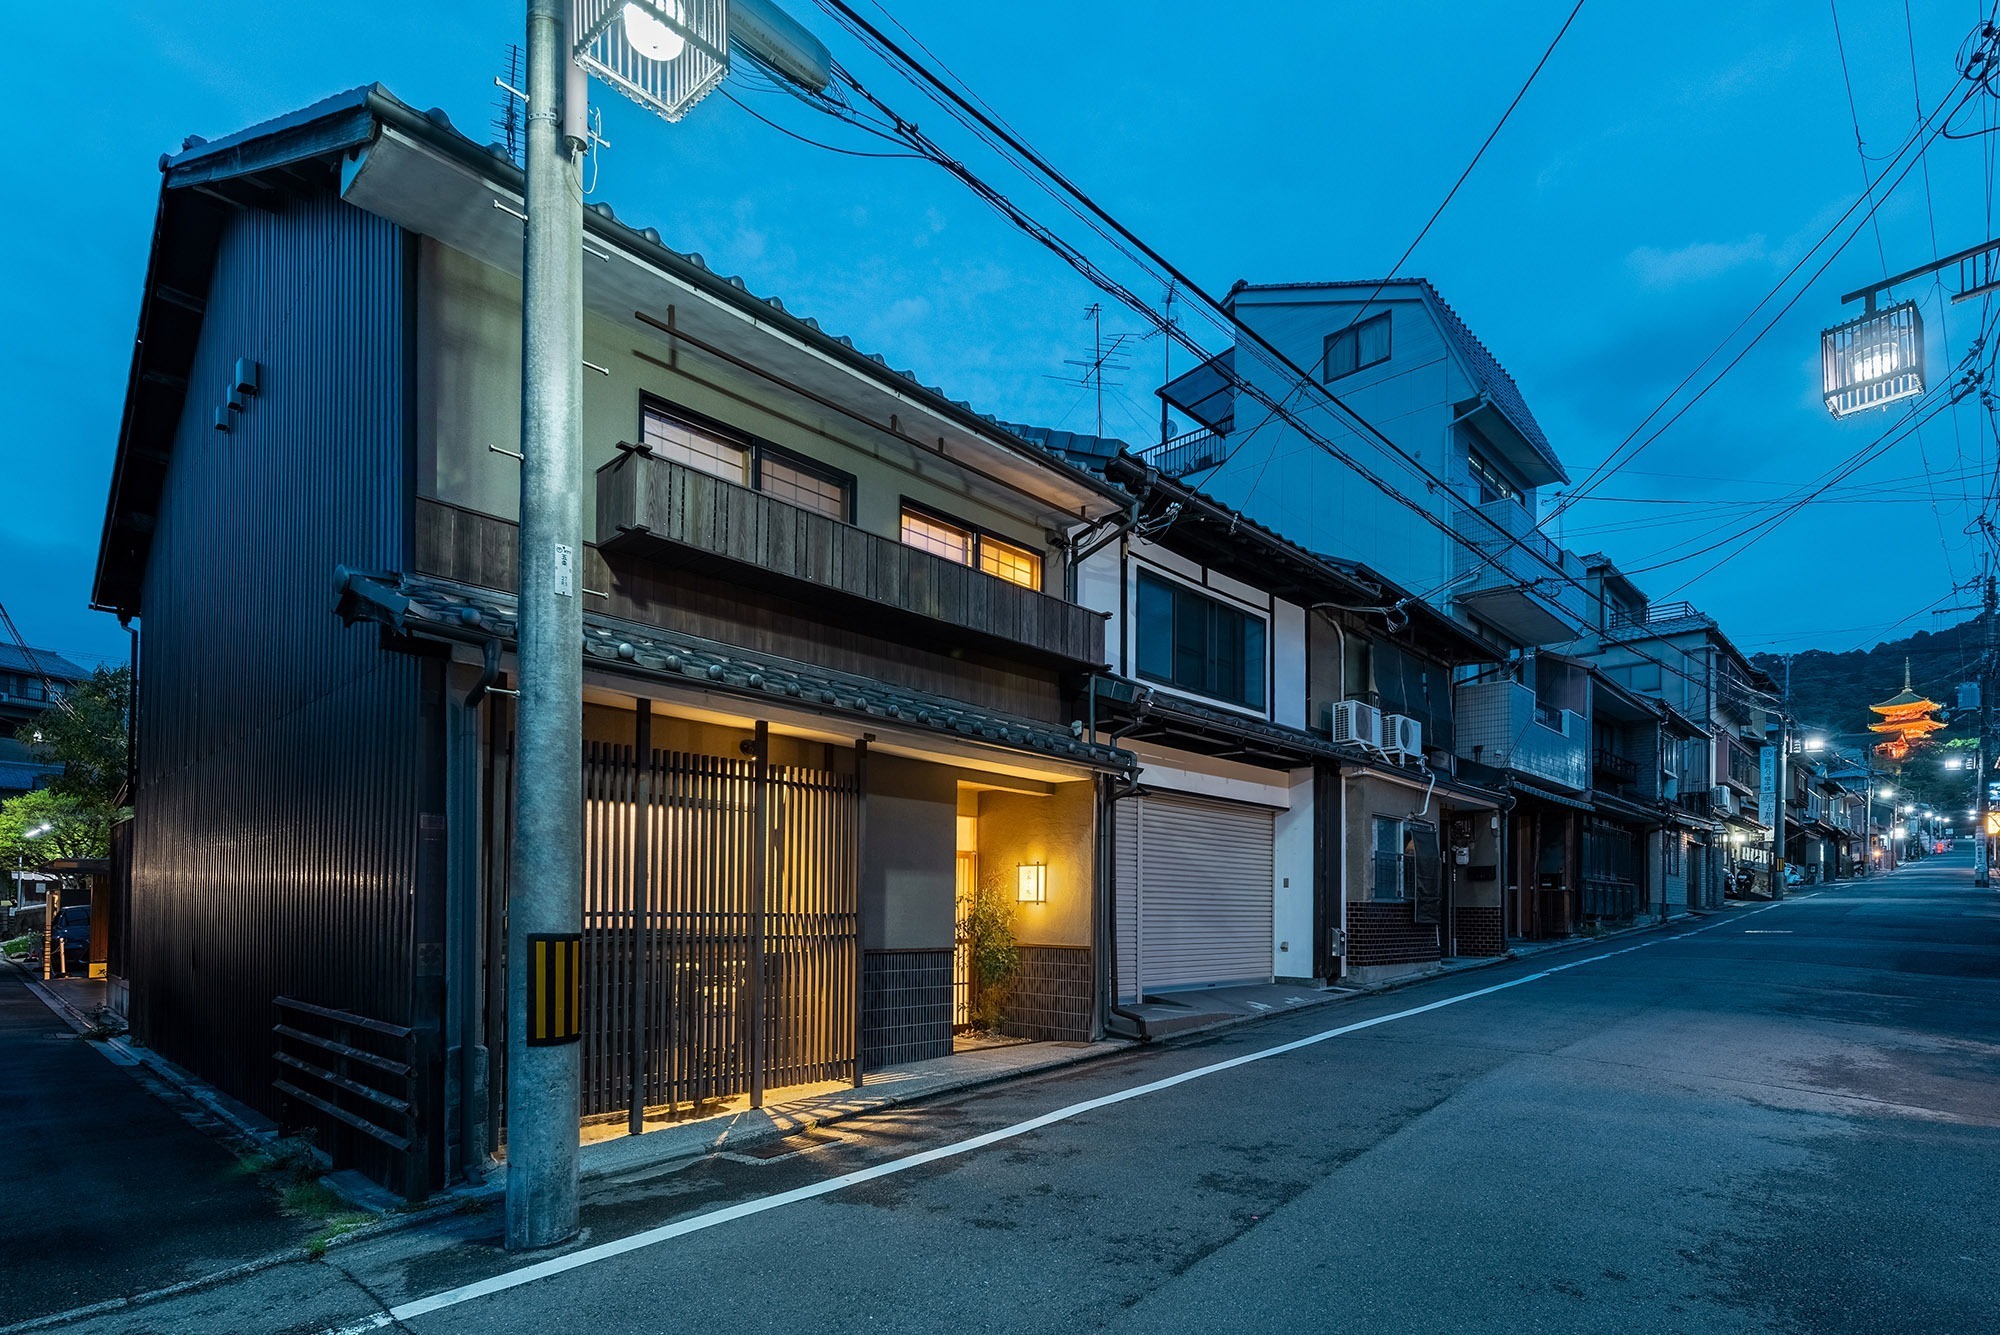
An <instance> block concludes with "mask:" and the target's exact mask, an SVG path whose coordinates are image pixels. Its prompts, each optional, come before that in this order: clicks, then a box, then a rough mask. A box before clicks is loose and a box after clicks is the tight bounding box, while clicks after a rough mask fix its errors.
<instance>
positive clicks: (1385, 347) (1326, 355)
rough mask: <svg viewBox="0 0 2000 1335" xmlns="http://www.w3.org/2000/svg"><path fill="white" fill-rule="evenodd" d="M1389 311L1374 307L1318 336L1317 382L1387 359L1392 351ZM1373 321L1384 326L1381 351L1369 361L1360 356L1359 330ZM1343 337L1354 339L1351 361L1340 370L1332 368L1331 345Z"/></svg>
mask: <svg viewBox="0 0 2000 1335" xmlns="http://www.w3.org/2000/svg"><path fill="white" fill-rule="evenodd" d="M1393 313H1394V312H1391V311H1377V312H1376V313H1375V314H1373V315H1371V316H1368V317H1367V318H1366V319H1362V320H1356V321H1354V322H1353V323H1352V324H1349V325H1345V326H1343V327H1341V328H1339V329H1336V330H1334V331H1333V332H1332V333H1331V334H1328V335H1327V336H1326V337H1325V338H1324V339H1322V340H1321V341H1320V348H1319V379H1320V383H1321V384H1322V385H1330V384H1332V383H1333V382H1334V381H1336V380H1340V379H1343V378H1345V377H1347V376H1351V375H1357V374H1359V373H1360V372H1362V371H1365V370H1367V369H1368V368H1369V367H1371V366H1380V365H1381V364H1382V363H1383V362H1386V361H1388V360H1389V358H1390V357H1391V356H1393V355H1394V353H1395V345H1396V339H1395V334H1396V326H1395V324H1394V323H1393V322H1392V321H1391V320H1390V319H1389V317H1390V315H1392V314H1393ZM1376 325H1383V326H1385V327H1386V332H1384V334H1383V335H1382V355H1381V356H1380V357H1376V358H1374V359H1373V360H1372V361H1365V362H1364V361H1362V360H1361V333H1362V331H1363V330H1365V329H1373V328H1374V327H1375V326H1376ZM1344 338H1351V339H1352V340H1353V342H1354V365H1352V366H1350V367H1348V368H1347V369H1346V370H1344V371H1338V372H1336V371H1335V370H1334V369H1333V345H1334V344H1335V343H1336V342H1338V341H1339V340H1341V339H1344Z"/></svg>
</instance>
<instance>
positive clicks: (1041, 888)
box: [1021, 862, 1049, 904]
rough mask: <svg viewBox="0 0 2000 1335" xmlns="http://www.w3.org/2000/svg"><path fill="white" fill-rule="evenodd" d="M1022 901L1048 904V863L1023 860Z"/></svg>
mask: <svg viewBox="0 0 2000 1335" xmlns="http://www.w3.org/2000/svg"><path fill="white" fill-rule="evenodd" d="M1021 902H1022V903H1023V904H1046V903H1048V902H1049V864H1048V863H1046V862H1023V863H1022V864H1021Z"/></svg>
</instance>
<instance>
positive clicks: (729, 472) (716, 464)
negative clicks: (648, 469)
mask: <svg viewBox="0 0 2000 1335" xmlns="http://www.w3.org/2000/svg"><path fill="white" fill-rule="evenodd" d="M639 443H640V444H642V445H645V446H646V447H647V448H649V449H651V450H652V451H653V453H654V454H657V455H658V456H660V457H661V458H662V459H671V460H673V461H674V462H675V463H677V464H686V465H687V466H688V467H689V468H699V469H700V470H701V471H702V472H704V473H713V474H715V476H717V477H719V478H722V479H724V480H726V481H729V482H734V483H736V484H737V485H738V486H742V487H747V486H749V485H750V446H749V445H748V443H746V442H744V441H740V440H731V439H729V438H728V437H727V436H724V435H722V434H721V433H720V432H716V431H711V430H708V429H707V428H705V427H699V426H696V425H695V424H694V423H693V422H690V421H688V420H686V419H685V418H681V417H676V416H674V415H673V414H671V413H669V412H667V411H666V410H665V409H664V408H661V407H660V406H659V405H657V404H653V403H648V404H646V405H645V407H644V409H643V410H642V411H641V412H640V415H639Z"/></svg>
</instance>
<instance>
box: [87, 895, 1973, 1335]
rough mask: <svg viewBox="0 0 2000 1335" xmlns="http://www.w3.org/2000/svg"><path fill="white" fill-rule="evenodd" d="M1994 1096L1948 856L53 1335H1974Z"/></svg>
mask: <svg viewBox="0 0 2000 1335" xmlns="http://www.w3.org/2000/svg"><path fill="white" fill-rule="evenodd" d="M1613 950H1616V951H1618V952H1619V953H1615V954H1614V953H1609V952H1611V951H1613ZM1434 1003H1445V1004H1442V1005H1434ZM1412 1012H1414V1013H1412ZM1369 1021H1376V1023H1372V1024H1364V1022H1369ZM1355 1026H1361V1027H1355ZM1321 1035H1329V1036H1326V1037H1324V1038H1321V1039H1319V1041H1314V1042H1309V1043H1305V1044H1304V1045H1303V1046H1298V1047H1294V1048H1290V1049H1287V1050H1280V1051H1275V1052H1274V1051H1272V1050H1273V1049H1278V1048H1282V1047H1283V1045H1287V1044H1292V1043H1296V1042H1299V1041H1300V1040H1307V1039H1313V1038H1315V1037H1316V1036H1321ZM1259 1054H1264V1055H1259ZM1239 1058H1251V1060H1248V1061H1244V1062H1241V1063H1240V1064H1237V1065H1233V1066H1227V1067H1225V1068H1223V1069H1219V1070H1207V1068H1210V1067H1213V1066H1215V1065H1216V1064H1218V1063H1225V1062H1229V1061H1231V1060H1232V1059H1239ZM1996 1058H2000V894H1996V893H1995V892H1992V891H1979V890H1975V889H1974V888H1973V887H1972V885H1971V879H1970V874H1969V868H1968V866H1967V861H1966V858H1965V857H1964V856H1959V857H1956V858H1952V859H1948V860H1940V862H1937V863H1932V864H1927V865H1926V866H1924V867H1921V868H1911V869H1906V870H1904V871H1901V872H1898V873H1896V874H1895V875H1894V876H1891V877H1878V878H1875V879H1872V880H1869V881H1865V882H1858V883H1842V884H1840V885H1837V886H1834V887H1829V888H1827V889H1825V890H1823V891H1822V892H1820V893H1818V894H1815V895H1812V896H1810V897H1801V898H1797V899H1793V900H1790V901H1787V902H1785V903H1782V904H1779V905H1776V906H1772V907H1770V908H1749V907H1744V908H1734V909H1731V910H1729V911H1726V912H1723V913H1720V914H1717V915H1715V916H1712V917H1709V918H1706V919H1704V920H1701V921H1699V922H1696V923H1691V924H1686V925H1683V926H1680V927H1677V928H1675V929H1670V930H1668V931H1664V932H1658V933H1652V934H1646V935H1639V936H1632V937H1626V938H1621V939H1619V940H1617V941H1615V942H1613V943H1610V944H1608V945H1606V946H1603V947H1596V948H1593V947H1589V946H1585V947H1580V948H1576V949H1572V950H1567V951H1560V952H1550V953H1545V954H1542V955H1540V956H1537V957H1535V958H1533V959H1531V960H1527V961H1522V962H1519V963H1515V964H1509V965H1505V966H1501V967H1498V968H1494V969H1489V970H1482V971H1478V972H1474V973H1470V974H1465V975H1460V976H1457V977H1453V978H1446V979H1439V980H1436V981H1434V982H1431V983H1426V984H1423V985H1420V986H1417V987H1412V988H1407V989H1404V990H1401V991H1398V992H1394V993H1389V994H1385V995H1380V996H1375V997H1370V998H1367V999H1363V1000H1357V1001H1349V1002H1342V1003H1339V1004H1335V1005H1331V1006H1325V1007H1321V1008H1318V1009H1316V1010H1313V1011H1310V1012H1305V1013H1300V1014H1293V1015H1288V1016H1284V1017H1282V1018H1278V1019H1274V1020H1272V1021H1270V1022H1267V1023H1264V1024H1260V1025H1255V1026H1250V1027H1247V1028H1242V1029H1237V1030H1233V1031H1230V1032H1228V1033H1226V1034H1223V1035H1220V1036H1216V1037H1212V1038H1209V1039H1206V1040H1199V1041H1194V1042H1189V1043H1184V1044H1175V1045H1165V1046H1160V1047H1155V1048H1153V1049H1150V1050H1146V1051H1143V1052H1138V1053H1134V1054H1132V1055H1130V1056H1125V1057H1120V1058H1116V1059H1113V1060H1109V1061H1104V1062H1098V1063H1095V1064H1091V1065H1088V1066H1083V1067H1076V1068H1071V1069H1069V1070H1066V1071H1063V1072H1059V1073H1055V1074H1052V1075H1049V1076H1046V1077H1042V1078H1038V1079H1033V1080H1028V1081H1024V1082H1022V1083H1019V1084H1015V1085H1010V1086H1006V1087H1003V1088H998V1089H993V1090H988V1091H985V1092H981V1093H977V1094H973V1095H968V1096H964V1097H960V1098H957V1099H955V1100H950V1101H946V1102H942V1103H938V1104H933V1105H929V1106H925V1107H921V1108H909V1109H902V1110H898V1111H897V1112H895V1113H894V1114H890V1115H884V1116H880V1117H875V1118H871V1119H868V1120H866V1121H862V1122H854V1123H847V1124H843V1125H841V1126H840V1127H838V1128H836V1130H837V1132H838V1140H837V1141H836V1142H835V1143H833V1144H831V1145H827V1146H823V1147H820V1148H817V1149H814V1150H812V1151H810V1152H807V1153H802V1154H798V1155H796V1156H794V1157H791V1158H784V1159H778V1160H775V1161H771V1162H739V1161H735V1160H729V1159H722V1158H715V1157H712V1158H708V1159H702V1160H698V1161H693V1162H688V1163H684V1164H681V1165H676V1166H672V1167H669V1168H666V1169H661V1170H656V1171H653V1172H651V1173H647V1174H637V1175H634V1176H633V1177H631V1178H629V1179H627V1180H623V1181H618V1182H612V1183H605V1184H600V1185H598V1186H597V1187H596V1188H595V1189H594V1190H593V1191H592V1192H591V1194H590V1196H589V1198H588V1203H587V1206H586V1215H585V1223H586V1226H587V1229H588V1233H587V1236H586V1237H585V1238H583V1239H582V1240H581V1241H580V1242H579V1243H578V1244H576V1245H574V1246H572V1247H570V1248H568V1249H565V1250H563V1251H559V1252H556V1253H553V1254H551V1255H550V1256H546V1257H537V1258H533V1259H534V1260H538V1261H542V1262H543V1263H544V1265H543V1273H539V1277H535V1278H528V1277H526V1276H524V1275H523V1274H522V1273H521V1272H520V1267H521V1266H523V1265H524V1264H526V1262H525V1261H524V1260H523V1259H522V1258H518V1257H510V1256H508V1255H506V1254H505V1253H504V1252H502V1251H500V1250H499V1249H498V1248H497V1246H496V1245H495V1234H496V1232H497V1226H498V1223H497V1219H496V1218H495V1217H494V1214H493V1212H491V1211H489V1212H486V1213H484V1214H480V1215H468V1216H465V1217H462V1218H460V1219H457V1220H455V1221H453V1223H452V1224H451V1225H449V1226H447V1227H442V1228H439V1227H433V1228H430V1229H426V1230H422V1231H412V1232H408V1233H404V1234H400V1235H394V1236H390V1237H385V1238H380V1239H375V1240H370V1241H364V1242H361V1243H358V1244H355V1245H352V1246H344V1247H337V1248H335V1249H334V1250H333V1251H332V1252H330V1253H329V1254H328V1256H327V1258H326V1259H325V1260H324V1261H322V1262H311V1263H308V1262H301V1263H298V1264H294V1265H286V1266H280V1267H276V1268H273V1269H269V1270H266V1271H263V1272H261V1273H259V1274H257V1275H254V1276H250V1277H248V1278H246V1279H243V1280H241V1281H238V1282H233V1283H230V1284H225V1285H220V1286H216V1287H214V1288H210V1289H207V1290H204V1291H202V1292H199V1293H197V1294H193V1295H189V1296H186V1297H183V1298H179V1299H175V1300H171V1301H168V1302H164V1303H159V1304H152V1305H148V1306H145V1307H141V1308H138V1309H134V1310H131V1311H128V1312H125V1313H121V1314H116V1315H113V1316H109V1317H105V1318H101V1319H96V1320H92V1321H87V1322H81V1323H78V1324H77V1325H76V1327H75V1328H77V1329H86V1330H90V1331H93V1332H95V1331H106V1332H108V1331H156V1330H173V1331H231V1332H238V1331H320V1330H328V1329H337V1328H341V1327H345V1326H352V1325H355V1324H356V1323H361V1324H367V1323H370V1322H371V1321H372V1322H376V1323H380V1324H381V1325H382V1326H384V1327H388V1326H391V1325H393V1328H396V1329H404V1330H410V1331H415V1332H419V1335H446V1333H447V1332H466V1333H468V1335H470V1333H471V1332H482V1333H483V1332H516V1331H520V1332H527V1331H537V1332H540V1331H558V1330H587V1331H592V1332H628V1331H629V1332H637V1331H648V1332H651V1331H660V1332H666V1331H689V1330H709V1331H797V1330H812V1331H815V1332H824V1331H833V1332H839V1331H863V1330H865V1331H949V1332H975V1331H1024V1330H1026V1331H1036V1330H1059V1329H1077V1328H1098V1329H1108V1330H1114V1331H1120V1332H1126V1331H1188V1330H1201V1329H1211V1330H1228V1331H1236V1330H1262V1329H1289V1330H1305V1329H1340V1330H1347V1331H1359V1332H1401V1331H1412V1332H1415V1331H1423V1332H1455V1331H1495V1332H1500V1331H1505V1332H1521V1331H1548V1332H1563V1331H1593V1332H1595V1331H1616V1332H1621V1333H1623V1332H1651V1331H1686V1332H1703V1333H1704V1335H1707V1333H1709V1332H1739V1331H1759V1332H1762V1331H1778V1332H1801V1333H1810V1335H1835V1333H1836V1332H1849V1331H1852V1332H1870V1333H1871V1335H1873V1333H1875V1332H1892V1331H1913V1332H1914V1331H1923V1332H1977V1331H1992V1330H1996V1329H2000V1302H1996V1299H2000V1280H1996V1272H2000V1210H1996V1209H1995V1208H1994V1207H1993V1204H1992V1197H1993V1194H1994V1192H1995V1190H1996V1187H2000V1176H1996V1171H1995V1170H1996V1166H2000V1060H1996ZM1205 1070H1206V1073H1205V1074H1198V1075H1195V1076H1194V1078H1190V1079H1185V1080H1183V1081H1181V1082H1179V1083H1169V1084H1167V1085H1165V1086H1164V1087H1153V1086H1155V1085H1157V1084H1158V1082H1161V1081H1163V1080H1166V1079H1168V1078H1170V1077H1174V1076H1181V1075H1188V1074H1190V1073H1196V1072H1202V1071H1205ZM1134 1090H1142V1091H1144V1092H1139V1093H1137V1094H1134V1093H1133V1091H1134ZM1104 1099H1116V1100H1118V1101H1115V1102H1109V1103H1103V1104H1096V1105H1095V1106H1092V1105H1093V1101H1095V1100H1104ZM1078 1105H1084V1106H1082V1107H1081V1108H1079V1107H1078ZM1065 1109H1067V1110H1069V1111H1068V1112H1067V1113H1066V1114H1064V1113H1062V1110H1065ZM1052 1113H1055V1114H1059V1115H1058V1116H1056V1117H1055V1118H1054V1119H1053V1120H1050V1121H1048V1122H1046V1123H1045V1124H1041V1125H1038V1126H1036V1127H1034V1128H1032V1129H1026V1130H1015V1131H1013V1132H1009V1131H1008V1129H1009V1128H1018V1127H1019V1124H1020V1123H1022V1122H1023V1121H1024V1120H1027V1119H1033V1118H1037V1117H1043V1116H1045V1115H1048V1114H1052ZM994 1133H1003V1134H1000V1135H999V1136H998V1137H997V1138H995V1139H993V1140H991V1141H990V1143H989V1142H976V1143H975V1144H974V1145H972V1146H971V1147H964V1143H965V1142H966V1141H967V1140H968V1139H969V1138H974V1137H980V1136H984V1135H993V1134H994ZM953 1149H961V1150H962V1152H953V1153H948V1154H943V1155H942V1157H933V1158H930V1159H928V1160H923V1159H921V1158H920V1159H919V1160H918V1161H917V1162H914V1163H912V1162H910V1160H911V1158H912V1156H923V1155H925V1154H927V1153H935V1152H940V1151H946V1150H953ZM854 1172H864V1173H865V1172H873V1173H874V1174H876V1175H875V1176H872V1177H870V1178H868V1179H867V1180H864V1181H859V1182H853V1183H850V1184H847V1185H841V1184H840V1183H838V1182H836V1181H835V1179H836V1178H839V1177H840V1175H842V1174H846V1173H854ZM729 1207H736V1208H735V1209H734V1210H733V1211H732V1213H731V1214H728V1215H724V1216H721V1217H718V1216H717V1215H716V1213H715V1212H717V1211H718V1210H724V1209H727V1208H729ZM621 1240H623V1242H622V1243H621ZM621 1245H626V1246H629V1247H630V1249H629V1250H622V1251H621V1250H620V1249H619V1248H620V1246H621ZM482 1282H491V1284H493V1285H494V1286H496V1288H495V1291H492V1292H484V1293H481V1294H478V1295H477V1296H470V1295H468V1294H467V1293H466V1292H464V1291H463V1289H462V1287H461V1286H466V1285H477V1284H481V1283H482ZM454 1291H456V1292H454ZM440 1294H443V1295H446V1296H445V1297H444V1298H441V1299H439V1300H438V1302H439V1304H440V1305H439V1306H438V1307H437V1308H436V1309H435V1310H429V1311H419V1310H415V1309H413V1308H411V1307H409V1306H408V1305H409V1304H412V1303H417V1304H419V1305H421V1303H422V1302H423V1300H426V1299H429V1298H432V1297H433V1296H435V1295H440ZM392 1309H393V1310H394V1311H396V1312H397V1314H398V1315H397V1317H395V1318H391V1317H387V1316H383V1315H380V1314H382V1313H384V1312H387V1311H390V1310H392Z"/></svg>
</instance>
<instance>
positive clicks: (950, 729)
mask: <svg viewBox="0 0 2000 1335" xmlns="http://www.w3.org/2000/svg"><path fill="white" fill-rule="evenodd" d="M336 583H337V587H338V590H339V594H340V602H339V605H338V606H337V607H336V609H335V611H336V612H337V613H338V614H339V615H340V617H341V618H342V619H343V620H345V621H347V622H349V623H350V624H351V623H353V622H356V621H372V622H375V623H377V624H378V625H381V626H382V627H383V628H384V629H385V630H386V631H388V632H390V633H391V634H393V635H397V636H405V637H415V638H421V639H428V640H439V641H445V642H448V643H458V644H469V645H478V646H481V647H485V646H488V645H498V646H499V647H501V648H508V647H512V646H513V645H514V643H515V636H516V627H515V619H514V608H515V600H514V595H513V594H511V593H500V592H497V591H495V590H493V589H482V588H477V587H474V586H472V585H469V584H460V583H457V582H456V581H453V580H445V579H438V578H436V577H434V576H430V575H404V574H397V573H393V572H391V573H379V574H369V573H359V572H354V571H349V570H346V569H342V570H341V571H340V572H339V573H338V577H337V581H336ZM582 649H583V657H584V663H585V665H586V666H587V667H591V668H596V669H599V670H603V671H608V672H617V673H623V674H629V675H631V676H634V677H641V678H648V679H652V680H658V681H663V682H668V683H681V684H684V685H687V686H689V687H692V688H696V689H700V690H703V691H712V692H717V693H720V694H725V695H736V696H742V697H745V698H747V699H753V700H755V699H765V700H773V701H776V702H782V703H786V704H790V705H792V706H794V707H796V708H803V709H808V710H813V711H816V712H820V713H824V714H829V715H844V716H847V717H851V718H857V719H864V720H868V721H871V722H876V723H887V724H900V725H902V726H904V727H906V728H911V729H918V730H928V731H931V732H935V733H938V734H940V735H942V736H945V737H956V738H959V739H962V740H964V741H970V742H979V743H985V744H987V745H991V746H996V747H1005V748H1008V749H1012V750H1017V751H1032V752H1035V753H1037V754H1040V755H1044V756H1051V757H1054V758H1056V759H1059V760H1067V761H1070V762H1073V763H1075V764H1080V765H1088V766H1090V767H1092V768H1095V769H1101V770H1111V771H1115V772H1118V773H1124V774H1129V773H1131V771H1132V770H1133V769H1134V768H1135V767H1136V766H1137V765H1138V763H1139V762H1138V757H1136V756H1134V755H1133V754H1132V753H1131V752H1129V751H1124V750H1121V749H1119V748H1118V747H1115V746H1105V745H1102V744H1100V743H1096V742H1092V741H1089V740H1086V739H1084V738H1082V737H1079V736H1077V735H1076V734H1075V733H1074V732H1072V731H1071V730H1070V729H1068V728H1066V727H1063V726H1061V725H1059V724H1054V723H1046V722H1042V721H1040V720H1037V719H1024V718H1019V717H1016V716H1013V715H1007V714H996V713H994V712H992V711H990V710H982V709H978V708H975V707H973V706H971V705H968V704H964V703H961V702H959V701H956V700H951V699H947V698H946V697H944V696H939V695H931V694H929V693H927V692H924V691H917V690H911V689H909V688H906V687H898V686H888V685H884V684H883V683H881V682H879V681H872V680H870V679H868V678H866V677H857V676H853V675H850V674H848V673H844V672H835V671H833V670H831V669H827V668H819V667H814V666H811V665H809V664H805V663H797V662H793V661H792V660H790V659H786V658H778V657H775V656H773V655H769V654H759V653H754V652H751V651H748V650H743V649H738V648H736V647H734V646H732V645H725V644H718V643H716V642H714V641H712V640H704V639H699V638H697V637H695V636H692V635H684V634H681V633H679V632H677V631H670V630H664V629H662V628H660V627H657V626H643V625H639V624H636V623H633V622H626V621H618V620H615V619H613V618H611V617H605V616H598V615H595V614H592V613H585V614H584V619H583V645H582ZM496 652H497V651H496ZM491 661H497V659H489V662H491Z"/></svg>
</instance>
